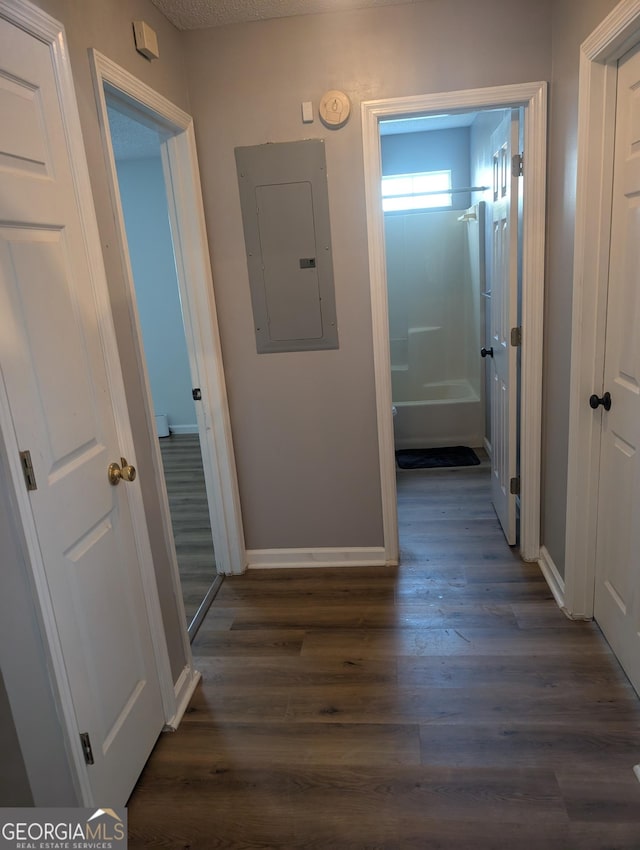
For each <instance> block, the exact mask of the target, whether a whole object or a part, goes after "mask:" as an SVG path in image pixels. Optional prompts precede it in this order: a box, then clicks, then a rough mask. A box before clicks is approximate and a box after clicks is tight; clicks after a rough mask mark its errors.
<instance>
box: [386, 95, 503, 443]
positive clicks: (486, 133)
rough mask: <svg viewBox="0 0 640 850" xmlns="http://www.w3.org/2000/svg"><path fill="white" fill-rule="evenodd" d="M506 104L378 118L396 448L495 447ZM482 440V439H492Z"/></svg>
mask: <svg viewBox="0 0 640 850" xmlns="http://www.w3.org/2000/svg"><path fill="white" fill-rule="evenodd" d="M505 112H506V110H503V109H501V110H483V111H480V112H473V113H472V112H465V113H459V114H450V115H437V116H432V115H429V116H412V117H409V118H405V119H401V120H396V119H394V120H388V121H383V122H381V124H380V143H381V154H382V175H383V176H382V196H383V210H384V226H385V251H386V260H387V287H388V309H389V341H390V354H391V383H392V400H393V413H394V436H395V448H396V450H402V449H421V448H422V449H431V448H439V447H445V446H459V445H464V446H469V447H471V448H473V449H475V450H480V452H479V455H480V457H484V451H486V452H487V454H489V455H490V451H491V445H490V433H491V428H490V424H491V423H490V420H489V417H490V405H488V404H486V402H485V399H486V398H487V381H488V375H489V370H488V369H487V368H486V362H485V359H483V357H482V356H481V349H482V348H483V347H484V346H485V345H486V346H488V345H489V328H488V319H489V316H490V299H491V227H490V222H491V203H492V198H493V193H492V187H493V173H492V169H493V151H492V150H491V135H492V133H493V131H494V130H495V128H496V127H497V126H498V124H499V123H500V121H501V120H502V118H503V117H504V115H505ZM483 450H484V451H483Z"/></svg>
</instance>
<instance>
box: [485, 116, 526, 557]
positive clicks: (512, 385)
mask: <svg viewBox="0 0 640 850" xmlns="http://www.w3.org/2000/svg"><path fill="white" fill-rule="evenodd" d="M491 145H492V150H493V214H492V220H491V228H492V230H491V241H492V255H493V256H492V279H491V319H490V349H489V353H490V355H491V356H490V357H488V358H487V360H489V361H490V366H489V368H490V370H491V372H490V381H489V385H490V399H489V405H490V411H491V498H492V500H493V506H494V508H495V511H496V514H497V515H498V519H499V520H500V524H501V525H502V529H503V531H504V534H505V537H506V538H507V543H508V544H509V545H510V546H513V545H514V544H515V542H516V497H515V495H514V494H513V493H512V492H511V489H512V488H511V480H512V479H514V478H515V477H516V451H517V430H516V429H517V391H518V387H517V356H516V355H517V352H516V348H515V347H514V346H512V345H511V329H512V328H515V327H516V325H517V317H518V182H519V178H518V176H517V175H514V174H513V170H512V165H511V163H512V156H513V154H514V153H516V152H517V150H518V112H517V110H513V111H512V112H509V113H507V115H506V116H505V118H504V119H503V120H502V121H501V122H500V125H499V126H498V128H497V129H496V131H495V132H494V133H493V134H492V137H491Z"/></svg>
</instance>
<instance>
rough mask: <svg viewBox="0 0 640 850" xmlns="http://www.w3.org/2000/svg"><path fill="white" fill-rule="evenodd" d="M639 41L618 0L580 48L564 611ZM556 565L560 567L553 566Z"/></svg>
mask: <svg viewBox="0 0 640 850" xmlns="http://www.w3.org/2000/svg"><path fill="white" fill-rule="evenodd" d="M638 43H640V0H621V2H620V3H618V5H617V6H616V7H615V8H614V9H613V10H612V11H611V13H610V14H609V15H607V17H606V18H605V19H604V20H603V21H602V23H601V24H599V25H598V27H596V29H595V30H594V31H593V32H592V33H591V35H589V37H588V38H587V39H586V40H585V41H584V42H583V44H582V45H581V48H580V81H579V107H578V139H577V147H578V161H577V171H578V180H577V193H576V227H575V240H574V245H575V248H574V271H573V297H572V323H571V384H570V399H569V441H568V442H569V453H568V475H567V516H566V537H565V559H564V581H560V583H559V587H560V591H561V595H560V598H559V603H560V604H561V605H562V606H563V608H564V610H566V612H567V613H568V615H569V616H571V617H573V618H578V619H584V618H590V617H592V616H593V612H594V592H595V580H596V579H595V575H596V548H597V546H596V529H597V525H598V501H599V493H598V481H599V468H600V437H601V430H602V429H601V419H602V416H601V414H600V412H598V413H596V414H595V415H594V411H593V410H591V408H590V407H589V396H590V395H591V394H592V393H594V392H597V393H598V394H599V395H601V394H602V378H603V373H604V349H605V335H606V312H607V280H608V274H609V255H610V250H609V248H610V236H611V212H612V185H613V160H614V142H615V115H616V99H617V76H618V61H619V60H620V59H621V58H622V56H624V55H625V54H626V53H627V52H628V51H629V50H630V49H631V48H632V47H633V46H634V45H636V44H638ZM560 566H561V565H560Z"/></svg>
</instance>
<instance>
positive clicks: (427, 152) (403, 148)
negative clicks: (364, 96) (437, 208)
mask: <svg viewBox="0 0 640 850" xmlns="http://www.w3.org/2000/svg"><path fill="white" fill-rule="evenodd" d="M470 138H471V133H470V128H469V127H457V128H455V129H453V130H427V131H426V132H423V133H403V134H393V135H389V136H381V138H380V145H381V148H382V174H383V175H384V176H385V177H386V176H388V175H390V174H411V173H415V172H419V171H445V170H447V169H451V185H452V186H453V188H454V189H455V188H456V186H459V187H464V186H470V185H471V183H470V179H471V174H470ZM469 206H471V196H470V195H469V194H467V193H464V194H461V195H453V207H452V208H453V209H456V210H466V209H467V207H469ZM450 209H451V207H450Z"/></svg>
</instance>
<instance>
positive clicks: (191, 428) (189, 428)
mask: <svg viewBox="0 0 640 850" xmlns="http://www.w3.org/2000/svg"><path fill="white" fill-rule="evenodd" d="M169 431H170V432H171V433H172V434H198V433H199V431H198V426H197V425H169Z"/></svg>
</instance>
